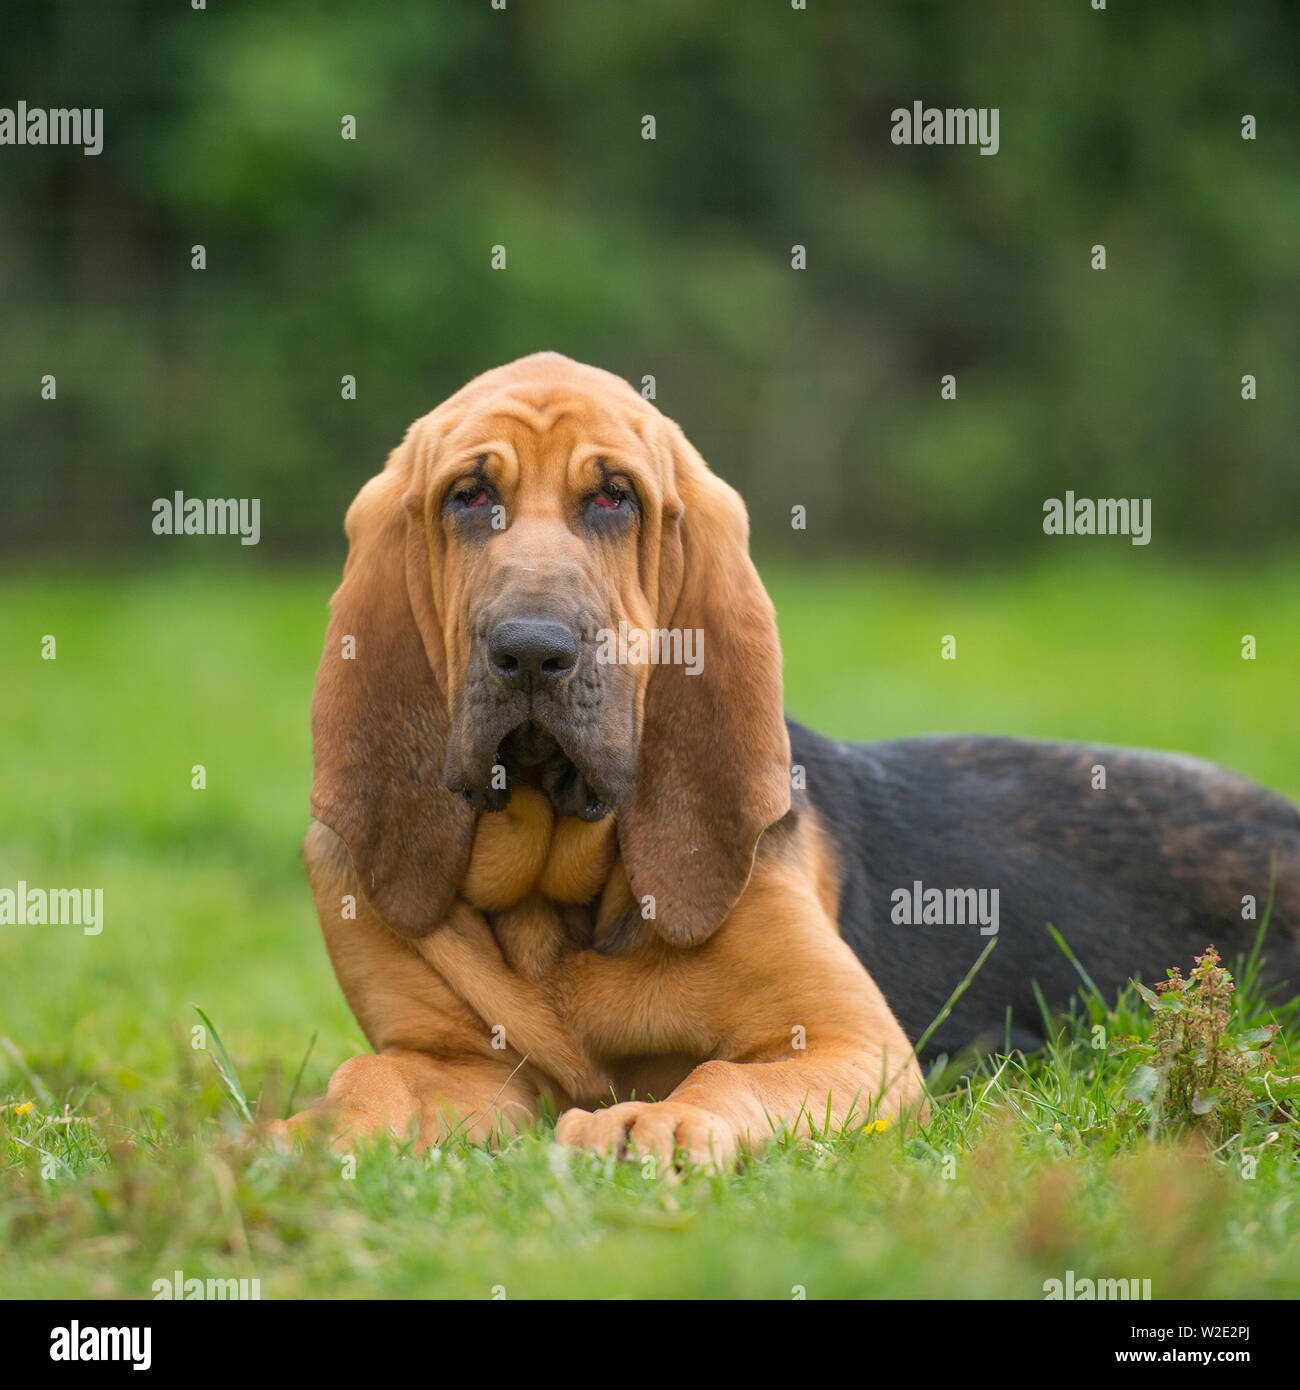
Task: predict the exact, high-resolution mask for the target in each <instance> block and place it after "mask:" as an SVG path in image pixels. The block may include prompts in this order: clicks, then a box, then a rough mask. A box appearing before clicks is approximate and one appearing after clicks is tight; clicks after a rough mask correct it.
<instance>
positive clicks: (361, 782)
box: [311, 424, 474, 936]
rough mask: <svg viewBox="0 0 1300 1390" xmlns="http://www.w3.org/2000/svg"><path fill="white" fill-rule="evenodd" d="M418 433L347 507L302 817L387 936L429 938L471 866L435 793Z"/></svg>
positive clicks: (436, 700) (439, 686) (443, 754)
mask: <svg viewBox="0 0 1300 1390" xmlns="http://www.w3.org/2000/svg"><path fill="white" fill-rule="evenodd" d="M420 450H421V435H420V426H419V425H418V424H417V425H415V426H412V428H411V430H410V431H409V432H408V434H407V437H406V440H405V441H404V442H403V444H402V445H401V446H400V447H399V448H398V449H396V450H394V452H393V454H392V456H391V457H390V458H389V461H388V466H387V467H386V468H385V469H384V471H383V472H382V473H381V474H379V476H378V477H376V478H372V479H371V480H370V482H369V483H367V484H366V486H365V487H364V488H362V490H361V492H360V493H359V494H358V495H357V498H356V501H355V502H353V504H352V506H351V507H350V508H349V509H348V515H347V522H346V530H347V535H348V541H349V543H350V548H349V550H348V558H347V563H346V565H345V566H344V569H343V583H342V584H341V585H340V586H339V589H338V592H337V593H336V594H335V595H334V598H333V599H332V601H331V605H330V607H331V616H330V624H329V630H328V631H327V633H326V635H325V650H324V652H323V653H322V655H321V662H320V669H319V670H318V672H317V675H316V693H315V696H314V697H313V699H312V708H311V728H312V751H313V755H314V759H315V773H314V776H313V778H312V788H311V809H312V814H313V815H314V816H315V817H316V818H317V819H318V820H321V821H324V823H325V824H326V825H328V826H329V827H330V829H331V830H333V831H334V832H335V833H336V834H337V835H339V836H340V837H341V838H342V839H343V840H344V842H345V843H346V844H347V847H348V850H349V852H350V853H351V856H352V863H353V865H354V866H355V868H356V871H357V876H358V879H359V880H360V884H361V889H362V892H364V893H365V895H366V897H367V899H369V901H370V903H371V904H372V906H373V907H374V908H375V910H376V912H378V913H379V915H380V916H381V917H382V918H383V919H384V921H386V922H387V923H388V924H389V926H391V927H392V928H393V929H394V930H396V931H398V932H401V933H402V934H404V935H407V936H421V935H423V934H425V933H426V932H429V931H431V930H432V929H433V928H434V927H435V926H437V924H438V923H439V922H440V921H441V920H442V919H443V917H444V916H445V915H446V913H447V910H448V908H449V907H450V905H451V901H452V898H453V897H454V896H455V893H456V888H457V886H458V884H459V883H460V881H461V879H462V878H463V877H464V875H465V871H466V868H467V866H468V864H469V854H470V845H471V841H472V830H473V821H474V814H473V812H472V811H471V810H470V808H469V807H468V806H467V805H466V804H465V803H464V801H462V800H461V798H460V797H458V796H456V795H455V794H454V793H452V792H449V791H448V790H447V789H446V787H445V786H444V785H443V780H442V779H443V768H444V765H445V763H446V758H447V731H448V726H449V723H450V718H449V714H448V701H447V689H446V676H445V666H446V658H445V653H444V649H443V643H442V637H441V634H440V632H439V631H438V629H437V620H436V618H435V617H434V615H433V603H432V593H431V588H430V571H429V555H428V549H427V544H426V541H425V537H424V534H423V509H422V508H415V509H413V511H412V512H408V509H407V507H406V506H404V505H403V497H404V495H405V494H406V493H407V490H408V488H410V487H411V486H412V475H413V473H414V474H415V475H416V482H415V485H416V486H417V487H418V486H419V482H418V478H419V476H420V474H421V472H422V464H421V458H420Z"/></svg>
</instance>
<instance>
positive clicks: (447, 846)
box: [312, 353, 790, 943]
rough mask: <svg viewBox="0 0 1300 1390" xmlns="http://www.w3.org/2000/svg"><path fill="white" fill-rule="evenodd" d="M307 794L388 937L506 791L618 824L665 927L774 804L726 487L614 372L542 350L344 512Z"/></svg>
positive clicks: (740, 524)
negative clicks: (532, 791)
mask: <svg viewBox="0 0 1300 1390" xmlns="http://www.w3.org/2000/svg"><path fill="white" fill-rule="evenodd" d="M346 529H347V534H348V539H349V542H350V547H351V548H350V551H349V554H348V560H347V565H346V567H345V569H344V574H343V583H342V585H341V586H340V588H339V590H338V592H337V593H336V594H335V595H334V599H333V604H332V619H331V623H330V628H329V632H328V634H327V636H326V640H325V650H324V654H323V656H322V658H321V665H320V670H319V673H318V676H317V682H316V695H315V699H314V701H313V705H312V733H313V746H314V753H315V778H314V781H313V785H312V812H313V814H314V815H315V816H317V817H318V818H319V819H320V820H322V821H324V822H325V823H326V824H327V825H329V826H330V827H331V828H332V829H334V830H335V831H336V832H337V833H338V834H339V835H341V836H342V838H343V839H344V840H345V841H346V843H347V845H348V848H349V851H350V852H351V855H352V859H353V862H354V864H355V866H356V869H357V872H358V875H359V877H360V881H361V886H362V888H363V890H364V891H365V893H366V895H367V897H368V898H369V899H370V901H371V902H372V903H373V905H374V906H375V908H376V910H377V911H378V912H379V913H380V915H381V916H382V917H383V918H384V919H385V920H386V921H387V922H389V924H390V925H391V926H392V927H393V928H394V929H396V930H398V931H401V932H404V933H407V934H411V935H418V934H422V933H424V932H427V931H429V930H431V929H432V928H433V927H435V926H436V925H437V923H438V922H439V920H441V918H442V917H443V916H444V915H445V913H446V911H447V908H448V906H449V905H450V903H451V900H452V899H453V897H454V896H455V893H456V890H457V888H458V886H459V884H460V882H461V880H462V879H463V877H464V874H465V870H466V867H467V865H468V861H469V853H470V844H471V840H472V835H473V827H474V820H475V816H476V814H478V813H485V814H492V813H494V812H498V811H501V810H502V809H503V808H504V807H505V806H506V804H507V803H508V801H509V798H510V795H511V792H512V789H513V788H515V787H517V786H519V785H520V784H521V783H528V784H531V785H533V786H535V787H538V788H539V789H540V790H542V791H543V792H544V793H545V794H546V795H547V796H548V797H549V798H550V800H551V802H552V803H553V805H554V808H555V812H556V814H557V815H558V816H576V817H580V818H582V819H586V820H598V819H601V818H603V817H605V816H607V815H610V814H613V815H615V816H616V817H617V826H618V839H619V847H620V851H621V854H622V858H623V863H624V867H625V868H626V870H627V874H628V878H629V881H630V883H631V886H632V890H633V892H634V894H635V895H636V896H637V897H638V898H642V897H644V896H645V895H648V894H649V895H653V896H654V899H655V913H654V921H655V924H656V926H657V927H658V929H659V930H660V932H661V933H662V934H663V935H665V936H666V937H668V938H669V939H671V940H674V941H678V942H682V943H690V942H695V941H699V940H702V939H703V938H704V937H706V936H707V935H708V934H709V933H710V932H711V931H713V930H714V929H715V928H716V927H717V926H718V924H719V923H720V922H721V920H722V918H723V917H724V916H725V915H726V913H727V911H728V910H729V909H730V908H731V906H732V904H733V903H734V902H735V900H736V898H737V897H738V896H739V895H740V893H741V891H742V890H743V888H744V886H745V883H746V881H747V879H748V877H749V872H750V869H751V867H752V863H753V858H754V851H755V848H756V846H757V843H758V839H759V836H761V834H762V833H763V831H764V830H765V829H766V828H767V827H768V826H769V825H771V824H773V823H774V822H775V821H777V820H779V819H780V818H781V816H783V815H784V814H785V812H786V811H787V810H788V809H789V803H790V794H789V786H790V783H789V766H788V765H789V742H788V739H787V736H786V730H785V723H784V717H783V713H782V706H781V674H780V673H781V657H780V650H779V646H778V642H777V636H776V624H775V619H774V616H773V612H772V606H771V603H770V601H769V600H768V598H767V595H766V593H765V592H764V590H763V587H762V584H761V583H760V581H759V578H758V575H757V573H756V572H755V570H754V567H753V565H752V563H751V562H750V559H749V554H748V549H747V541H748V524H747V520H746V516H745V510H744V506H743V504H742V503H741V501H740V498H739V497H738V496H737V495H736V493H735V492H734V491H733V490H732V489H731V488H730V487H728V486H727V485H726V484H725V483H723V482H722V481H721V480H720V479H718V478H716V477H715V476H714V475H713V474H712V473H710V472H709V470H708V468H707V466H706V465H705V463H704V461H703V459H701V458H700V456H699V455H698V454H697V453H696V451H695V450H694V449H693V448H692V447H691V446H690V444H689V443H688V442H687V441H686V439H685V437H684V436H683V434H682V432H681V430H680V429H678V427H677V426H676V425H675V424H673V423H672V422H671V421H670V420H668V419H666V418H665V417H664V416H663V415H661V414H660V413H659V412H658V411H657V410H656V409H655V408H654V407H653V406H652V405H650V404H649V403H648V402H646V401H645V400H643V399H642V398H641V397H640V396H639V395H637V393H636V392H635V391H634V390H633V389H632V388H631V387H630V386H628V385H627V383H626V382H624V381H621V380H620V379H619V378H617V377H614V376H611V375H610V374H609V373H607V372H603V371H600V370H598V369H596V368H593V367H586V366H582V365H580V364H579V363H576V362H572V361H570V360H569V359H568V358H565V357H561V356H559V355H558V354H556V353H538V354H536V355H534V356H532V357H526V358H523V359H521V360H520V361H518V362H514V363H512V364H510V365H509V366H505V367H500V368H498V369H496V370H495V371H491V372H487V373H485V374H484V375H483V376H480V377H478V378H476V379H475V380H474V381H472V382H470V383H469V385H468V386H465V387H464V388H462V389H461V390H460V391H458V392H457V393H456V394H455V395H454V396H452V397H451V398H450V399H449V400H448V401H446V402H445V403H444V404H443V405H441V406H439V407H438V409H436V410H435V411H433V412H432V413H431V414H429V415H427V416H425V417H424V418H423V419H421V420H418V421H416V423H415V424H414V425H412V426H411V428H410V429H409V430H408V431H407V434H406V437H405V439H404V440H403V441H402V443H401V445H400V446H399V447H398V448H397V449H395V450H394V451H393V453H392V454H391V455H390V457H389V459H388V463H387V466H386V467H385V469H384V471H383V472H382V473H381V474H379V475H378V476H377V477H375V478H373V479H371V481H370V482H369V483H367V484H366V486H365V487H364V488H363V489H362V490H361V492H360V494H359V495H358V496H357V498H356V501H355V502H354V503H353V504H352V507H351V509H350V510H349V512H348V516H347V523H346Z"/></svg>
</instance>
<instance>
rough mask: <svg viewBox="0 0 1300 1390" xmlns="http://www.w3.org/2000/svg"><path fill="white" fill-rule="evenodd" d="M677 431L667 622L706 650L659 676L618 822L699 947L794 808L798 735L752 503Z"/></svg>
mask: <svg viewBox="0 0 1300 1390" xmlns="http://www.w3.org/2000/svg"><path fill="white" fill-rule="evenodd" d="M665 425H666V427H667V428H666V439H667V452H668V454H669V456H670V459H671V467H670V468H669V469H667V471H668V473H669V477H670V478H671V486H670V487H669V489H668V490H669V491H670V493H671V494H675V499H674V505H672V506H671V507H666V508H665V519H664V523H663V535H662V540H661V546H660V561H659V616H658V620H657V621H658V623H659V625H660V627H661V628H663V627H669V628H671V629H674V630H678V631H680V632H681V633H682V641H683V651H685V650H686V648H685V645H684V644H685V642H686V641H688V640H690V639H689V637H688V634H689V633H696V634H700V635H701V636H702V643H703V645H702V648H697V650H696V656H697V662H696V665H697V666H698V674H691V667H690V666H689V665H687V664H685V663H683V664H661V665H658V666H656V667H654V669H653V670H652V672H651V675H650V680H649V684H648V686H647V687H646V693H645V703H644V714H643V720H642V729H641V741H640V747H639V750H638V754H637V776H636V785H635V788H634V790H633V794H632V796H631V798H630V799H629V801H628V802H627V803H626V804H625V805H624V806H623V807H621V808H620V810H619V819H618V824H619V842H620V846H621V849H622V853H623V862H624V865H625V867H626V869H627V873H628V878H629V881H630V882H631V885H632V891H633V894H634V895H635V897H636V898H638V899H640V900H642V901H644V899H645V897H646V895H647V894H651V895H653V897H654V921H655V925H656V927H657V928H658V930H659V932H660V934H661V935H663V936H664V937H666V938H667V939H668V940H670V941H673V942H677V943H680V944H683V945H693V944H695V943H697V942H700V941H703V940H704V939H705V938H707V937H708V936H709V935H710V934H711V933H712V932H714V931H716V930H717V928H718V926H719V925H720V924H721V922H722V919H723V918H724V917H725V916H726V915H727V913H728V912H729V911H730V910H731V908H732V907H733V906H734V905H735V902H736V899H737V898H739V897H740V895H741V893H742V892H743V891H744V888H745V885H746V883H747V882H748V881H749V875H750V871H751V870H752V868H753V864H754V852H755V850H756V848H757V846H758V840H759V837H760V836H761V835H762V833H763V832H764V830H766V829H767V827H768V826H770V825H772V824H774V823H775V822H776V821H778V820H780V819H781V817H782V816H784V815H785V813H786V812H787V811H788V810H789V809H790V739H789V735H788V733H787V731H786V726H785V714H784V710H783V708H782V702H781V647H780V642H779V640H778V638H777V631H776V615H775V613H774V611H773V609H772V602H771V600H770V599H769V598H768V596H767V592H766V591H765V590H764V588H763V585H762V581H761V580H760V579H759V577H758V572H757V570H755V568H754V565H753V562H752V561H751V560H750V558H749V521H748V518H747V516H746V514H745V507H744V504H743V503H742V502H741V500H740V498H739V496H737V494H736V493H735V492H734V491H733V489H732V488H730V487H728V486H727V484H726V483H724V482H723V481H722V480H721V479H720V478H717V477H715V476H714V475H713V474H712V473H710V472H709V470H708V468H707V466H706V465H705V463H704V460H703V459H702V458H700V456H699V454H697V453H696V452H695V450H694V449H693V448H692V447H691V445H690V444H689V443H688V442H687V440H686V438H685V436H684V435H683V434H682V432H681V430H680V429H678V427H677V426H676V425H674V424H672V423H671V422H667V421H666V422H665ZM677 501H679V502H680V505H676V502H677ZM670 614H671V617H669V616H668V615H670ZM695 640H696V641H697V642H698V641H699V640H700V637H696V638H695ZM700 658H702V659H700Z"/></svg>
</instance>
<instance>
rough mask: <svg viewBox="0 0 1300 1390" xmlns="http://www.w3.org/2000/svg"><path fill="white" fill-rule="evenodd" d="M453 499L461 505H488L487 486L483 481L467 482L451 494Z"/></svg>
mask: <svg viewBox="0 0 1300 1390" xmlns="http://www.w3.org/2000/svg"><path fill="white" fill-rule="evenodd" d="M451 500H452V501H453V502H454V503H455V504H456V505H457V506H459V507H483V506H486V505H487V500H488V495H487V488H485V487H484V486H483V484H482V483H465V484H464V485H463V486H461V487H458V488H457V489H456V490H455V491H454V492H453V493H452V494H451Z"/></svg>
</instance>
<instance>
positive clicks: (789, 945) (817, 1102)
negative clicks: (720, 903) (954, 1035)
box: [556, 870, 924, 1167]
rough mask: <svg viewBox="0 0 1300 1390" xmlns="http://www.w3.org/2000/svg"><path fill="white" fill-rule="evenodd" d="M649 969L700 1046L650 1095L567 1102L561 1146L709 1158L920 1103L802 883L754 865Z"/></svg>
mask: <svg viewBox="0 0 1300 1390" xmlns="http://www.w3.org/2000/svg"><path fill="white" fill-rule="evenodd" d="M662 978H663V979H664V980H665V981H670V982H671V984H668V985H665V986H664V988H669V989H671V990H672V991H673V992H674V993H675V997H676V999H677V1000H678V1001H679V1003H680V1005H681V1008H682V1010H683V1012H686V1011H688V1010H689V1011H690V1012H691V1013H696V1014H702V1015H703V1016H704V1017H705V1018H706V1019H707V1020H708V1027H709V1032H710V1042H711V1043H712V1048H711V1050H712V1053H713V1055H712V1057H711V1058H710V1059H709V1060H707V1061H704V1062H701V1063H700V1065H698V1066H697V1067H695V1069H694V1070H693V1071H691V1072H690V1074H689V1075H688V1076H687V1077H686V1078H685V1080H684V1081H682V1082H681V1084H680V1085H679V1086H678V1087H677V1088H676V1090H674V1091H673V1092H672V1093H671V1095H669V1096H668V1097H666V1098H665V1099H664V1100H661V1101H628V1102H624V1103H621V1104H618V1105H612V1106H610V1107H608V1108H607V1109H601V1110H570V1111H568V1112H567V1113H566V1114H564V1115H563V1116H562V1117H561V1119H560V1123H559V1125H558V1127H557V1130H556V1137H557V1138H558V1139H559V1140H560V1141H561V1142H562V1143H566V1144H571V1145H574V1146H575V1147H578V1148H582V1149H588V1150H591V1151H593V1152H596V1153H613V1154H616V1155H618V1156H620V1157H621V1156H624V1155H626V1154H628V1153H630V1152H632V1151H633V1150H635V1151H636V1152H637V1153H639V1154H642V1155H645V1154H653V1155H654V1156H655V1157H656V1159H657V1160H659V1161H660V1162H661V1163H664V1164H669V1165H671V1164H672V1163H674V1162H675V1161H676V1159H677V1157H678V1156H684V1158H685V1160H686V1161H687V1162H689V1163H695V1164H708V1165H712V1166H718V1167H721V1166H725V1165H727V1164H729V1163H731V1162H733V1161H734V1160H735V1159H736V1158H737V1156H738V1155H739V1154H740V1153H741V1152H742V1151H744V1152H754V1151H757V1150H758V1149H760V1148H761V1147H762V1146H763V1145H764V1143H766V1142H767V1140H768V1139H770V1138H771V1136H772V1135H773V1133H774V1132H776V1131H777V1130H778V1129H784V1130H786V1131H787V1132H790V1133H799V1134H805V1135H806V1134H812V1133H816V1134H821V1133H824V1132H826V1131H827V1130H828V1129H829V1130H831V1131H838V1130H841V1129H844V1128H851V1127H855V1126H856V1127H858V1128H861V1127H862V1126H864V1125H867V1124H870V1123H872V1122H886V1123H899V1124H903V1125H908V1124H910V1123H912V1122H913V1121H915V1120H916V1119H917V1118H918V1116H920V1115H921V1114H922V1113H923V1106H924V1088H923V1085H922V1081H921V1073H920V1069H919V1068H918V1066H917V1064H916V1062H915V1059H914V1058H913V1056H912V1049H911V1047H910V1045H909V1043H908V1041H907V1038H906V1037H905V1036H904V1034H903V1030H902V1028H901V1027H900V1026H899V1024H898V1021H897V1020H896V1019H895V1018H894V1015H893V1014H892V1013H891V1011H890V1009H889V1006H888V1005H887V1004H886V1002H885V999H884V996H883V995H882V994H881V992H880V990H879V989H878V988H877V986H876V984H875V982H874V981H873V980H872V979H871V977H870V976H869V975H868V974H867V972H866V971H865V970H864V969H863V968H862V966H861V964H860V963H859V962H858V960H857V958H856V957H855V956H854V954H853V952H852V951H851V950H850V949H849V947H848V946H847V945H845V943H844V942H843V941H842V940H841V939H840V937H839V935H838V933H837V932H836V930H835V927H834V924H833V923H832V922H831V920H830V919H829V917H828V916H827V915H826V913H825V911H824V908H823V906H822V905H820V904H818V903H817V902H816V901H813V900H810V896H809V894H808V892H807V889H806V886H805V882H804V881H802V880H799V879H798V878H794V879H791V878H790V877H789V876H788V875H785V874H782V873H780V872H768V873H760V871H758V870H756V871H755V881H754V882H752V883H751V886H750V887H749V888H748V889H747V890H746V892H745V894H744V895H743V896H742V898H741V901H740V902H739V903H738V904H737V905H736V907H735V909H733V911H732V913H731V914H730V916H729V917H728V918H727V921H726V922H725V923H724V924H723V926H722V927H721V928H720V929H719V930H718V932H717V933H716V934H715V935H714V936H713V937H712V938H711V939H710V940H709V941H708V942H706V943H705V944H704V945H702V946H698V947H696V948H694V949H692V950H689V951H684V952H681V953H680V957H679V959H678V960H677V961H676V962H675V963H670V964H669V965H668V966H667V968H666V969H665V970H664V972H663V975H662ZM629 988H635V984H632V985H630V986H629Z"/></svg>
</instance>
